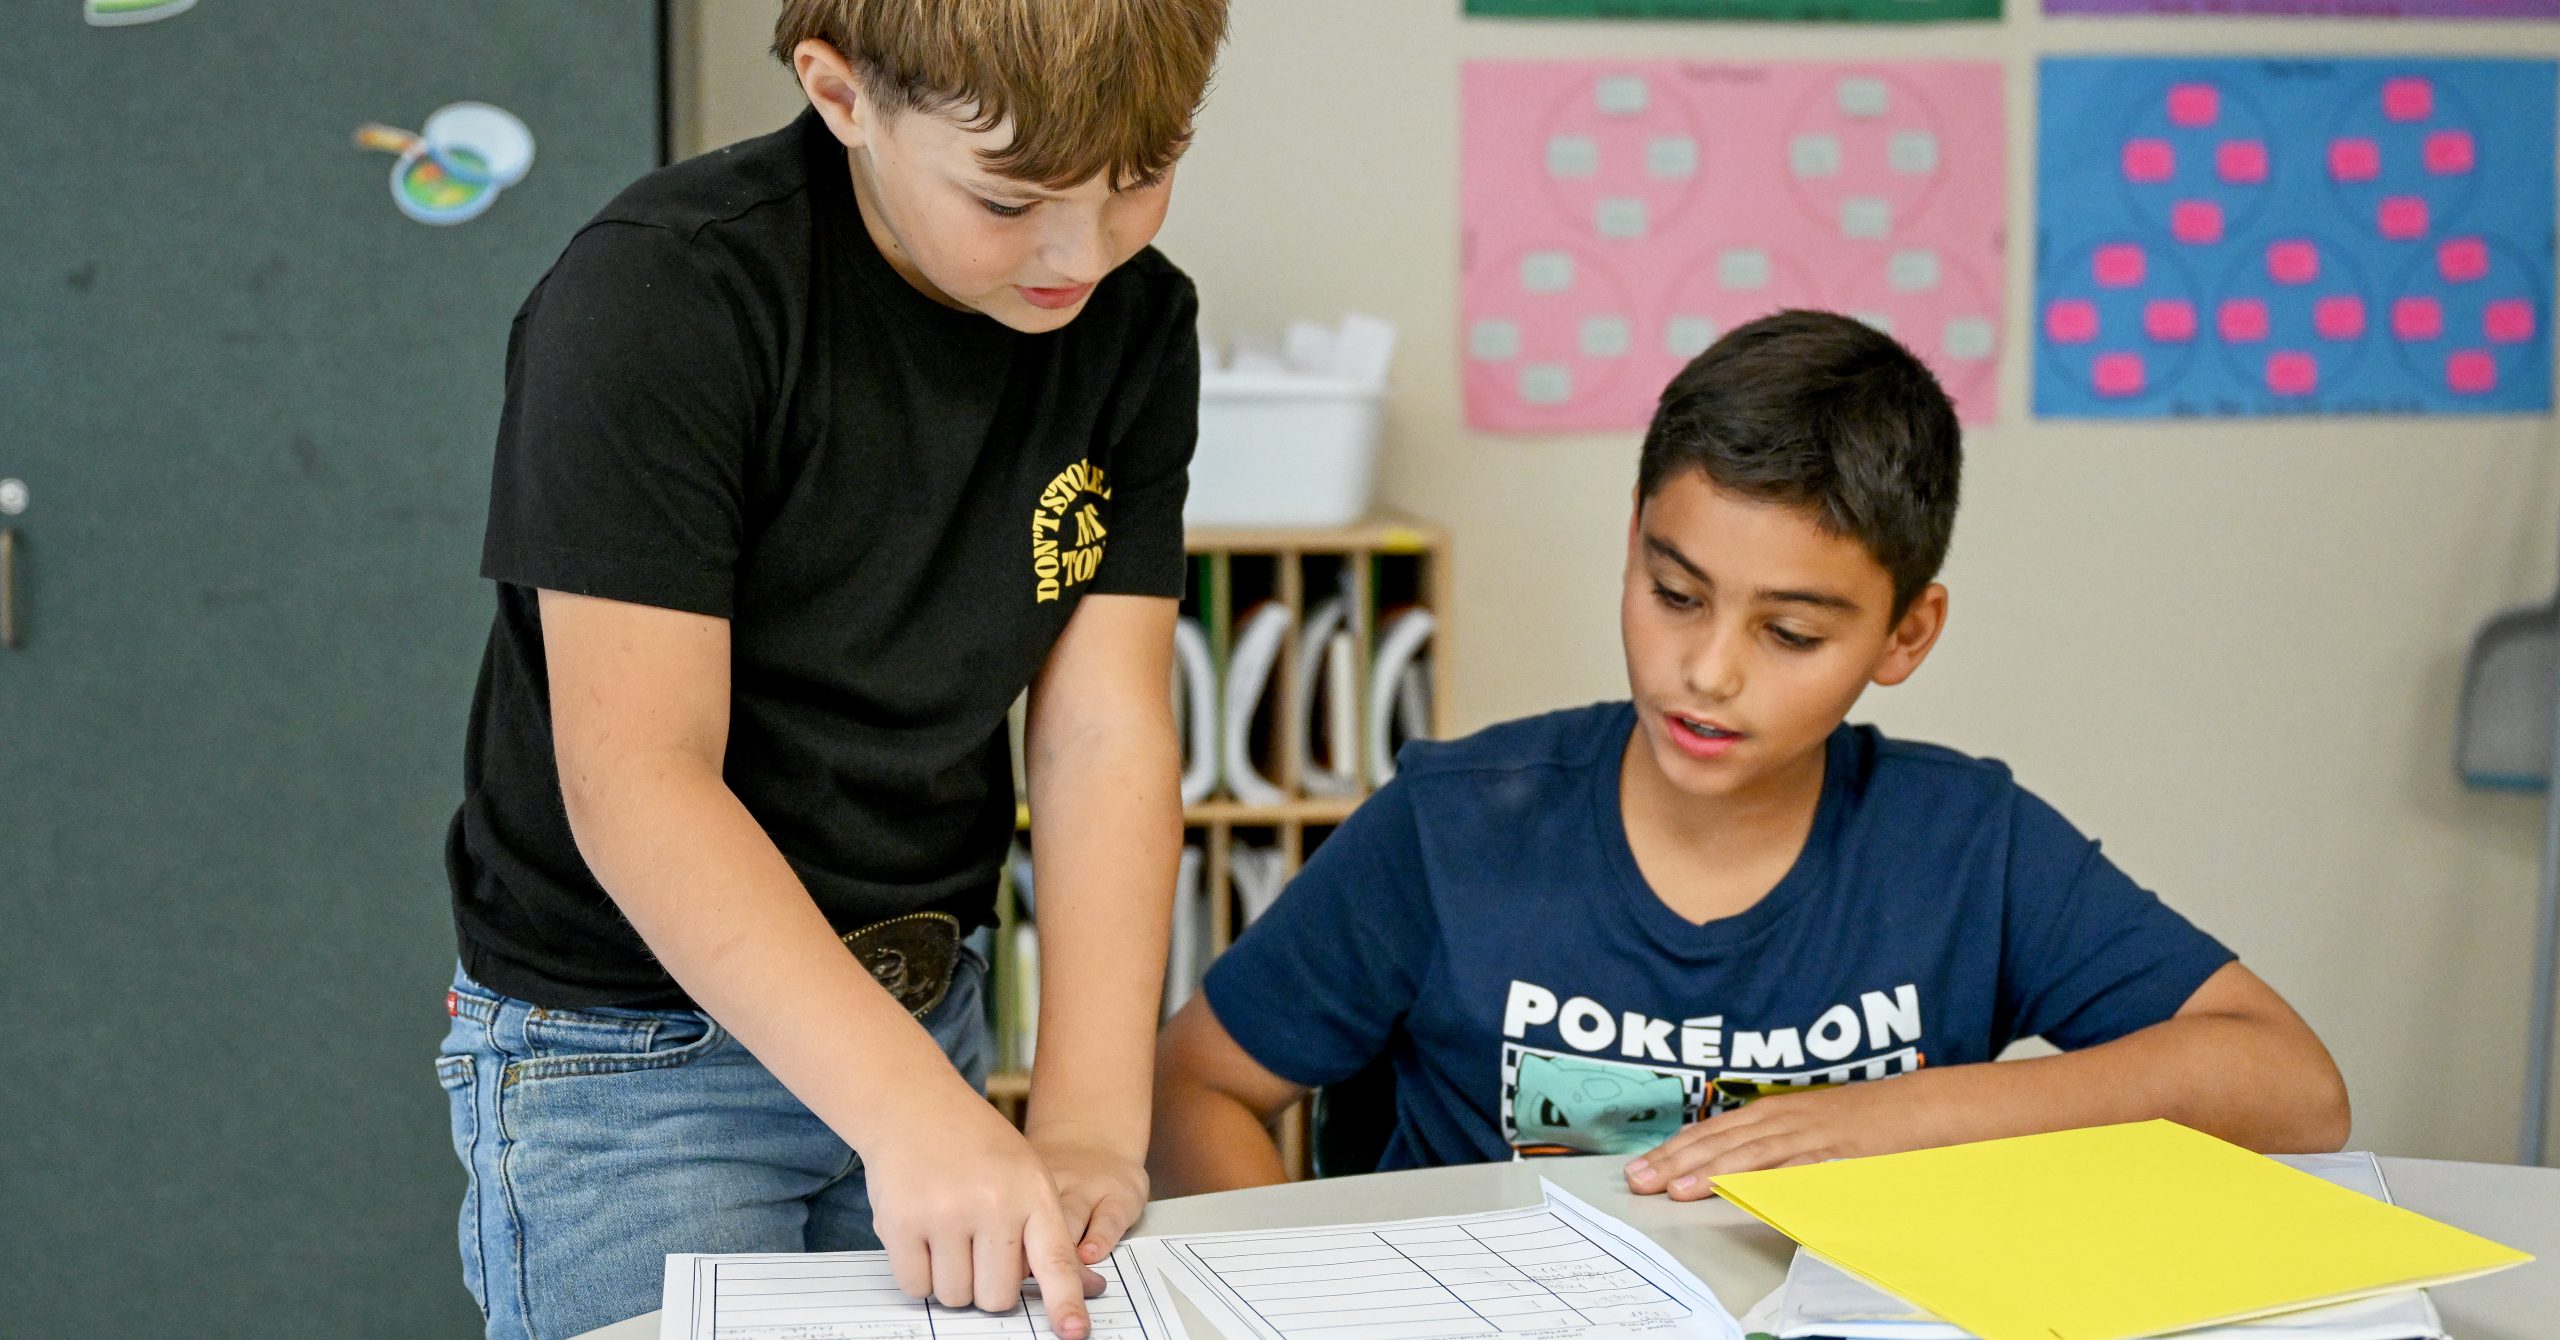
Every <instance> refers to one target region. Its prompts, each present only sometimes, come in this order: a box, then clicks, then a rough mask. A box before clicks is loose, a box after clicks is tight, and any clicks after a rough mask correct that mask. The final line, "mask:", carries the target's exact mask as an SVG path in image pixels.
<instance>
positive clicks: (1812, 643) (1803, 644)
mask: <svg viewBox="0 0 2560 1340" xmlns="http://www.w3.org/2000/svg"><path fill="white" fill-rule="evenodd" d="M1769 636H1771V637H1774V638H1776V639H1778V645H1779V646H1781V647H1785V648H1786V649H1787V650H1789V651H1811V650H1813V649H1814V648H1816V647H1819V646H1821V645H1822V639H1821V638H1818V637H1807V636H1805V635H1804V634H1802V633H1798V632H1792V631H1790V630H1788V629H1784V628H1780V627H1779V626H1777V625H1776V624H1771V625H1769Z"/></svg>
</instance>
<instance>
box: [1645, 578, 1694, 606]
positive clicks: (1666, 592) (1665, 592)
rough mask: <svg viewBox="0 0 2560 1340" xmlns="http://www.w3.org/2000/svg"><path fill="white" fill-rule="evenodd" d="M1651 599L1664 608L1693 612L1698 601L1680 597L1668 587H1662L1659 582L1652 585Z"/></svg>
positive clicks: (1683, 596) (1692, 597)
mask: <svg viewBox="0 0 2560 1340" xmlns="http://www.w3.org/2000/svg"><path fill="white" fill-rule="evenodd" d="M1653 598H1654V599H1656V600H1659V601H1661V602H1662V603H1663V604H1664V605H1665V606H1666V607H1668V608H1671V609H1675V610H1693V609H1696V608H1697V607H1698V601H1697V598H1696V597H1695V596H1685V595H1682V594H1680V593H1679V592H1677V591H1674V590H1672V589H1671V588H1670V587H1668V586H1664V585H1663V584H1662V583H1660V582H1655V583H1654V584H1653Z"/></svg>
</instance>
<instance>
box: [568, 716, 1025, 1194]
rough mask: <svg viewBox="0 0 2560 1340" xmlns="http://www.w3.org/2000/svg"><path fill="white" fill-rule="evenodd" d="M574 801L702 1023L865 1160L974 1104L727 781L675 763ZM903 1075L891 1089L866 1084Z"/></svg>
mask: <svg viewBox="0 0 2560 1340" xmlns="http://www.w3.org/2000/svg"><path fill="white" fill-rule="evenodd" d="M613 775H614V781H613V782H612V784H611V785H610V787H609V788H597V787H592V786H581V785H579V784H577V783H576V782H575V781H574V780H573V781H572V782H571V784H570V785H569V786H567V787H566V788H565V790H566V792H567V798H568V803H569V812H570V819H571V826H572V829H573V831H574V832H575V833H576V836H577V840H578V848H579V851H580V853H581V854H582V855H584V856H585V858H586V861H587V864H588V867H589V868H590V869H591V870H593V871H594V872H595V874H596V877H597V879H598V880H599V881H601V882H602V883H603V884H604V886H605V889H606V891H607V892H608V893H610V894H611V895H612V897H613V900H614V902H615V904H616V905H617V906H618V907H620V908H621V909H622V912H623V914H624V915H625V916H627V917H629V918H630V919H631V923H632V925H633V926H634V927H635V928H636V929H638V930H639V932H640V938H641V939H642V940H643V941H645V942H646V943H647V944H648V946H649V949H650V951H651V952H652V953H654V954H656V955H657V956H658V959H659V961H660V962H661V963H663V964H664V965H665V966H666V969H667V971H668V973H669V974H670V975H671V976H673V977H674V978H675V979H676V981H677V983H678V984H679V985H681V986H683V987H684V989H685V990H686V992H687V993H688V994H690V995H691V996H692V997H693V998H694V1000H695V1002H696V1003H698V1004H699V1005H701V1007H702V1008H703V1010H704V1012H706V1013H708V1014H709V1015H710V1016H711V1017H712V1018H714V1019H716V1020H718V1021H719V1022H720V1025H721V1026H722V1027H723V1028H726V1029H728V1030H729V1031H730V1032H731V1033H732V1034H734V1035H736V1037H737V1038H738V1040H739V1041H740V1042H741V1043H743V1044H744V1045H745V1046H746V1048H747V1050H749V1051H750V1052H753V1053H754V1054H755V1056H756V1059H757V1060H759V1061H761V1062H762V1063H763V1064H764V1065H765V1067H766V1068H767V1069H769V1070H771V1071H772V1072H773V1073H774V1075H775V1077H776V1078H778V1079H780V1080H781V1081H782V1083H783V1084H784V1086H785V1087H787V1088H789V1089H790V1090H791V1091H792V1093H793V1094H795V1095H797V1096H798V1097H799V1098H800V1100H801V1101H802V1102H804V1103H806V1104H807V1105H808V1106H809V1109H810V1110H811V1111H812V1112H815V1113H816V1114H817V1115H818V1116H819V1117H820V1118H821V1119H822V1120H824V1121H825V1122H826V1123H827V1124H828V1125H829V1126H830V1127H831V1128H833V1129H834V1130H835V1131H836V1132H837V1133H838V1134H839V1135H842V1136H843V1137H844V1138H845V1140H846V1142H847V1143H849V1144H851V1145H853V1146H854V1147H855V1148H856V1149H865V1150H866V1152H869V1151H868V1147H870V1146H873V1145H874V1144H875V1143H876V1142H877V1141H878V1140H880V1139H881V1138H883V1137H884V1136H885V1135H888V1134H891V1133H912V1132H917V1131H930V1130H933V1129H936V1128H937V1125H938V1124H939V1123H938V1122H937V1121H936V1120H935V1119H934V1118H933V1116H932V1113H934V1112H935V1111H936V1110H938V1109H939V1108H940V1107H942V1106H943V1105H947V1104H950V1103H955V1102H960V1101H963V1100H966V1101H969V1102H976V1101H977V1097H976V1095H975V1094H974V1093H973V1092H972V1091H971V1090H970V1088H969V1086H968V1084H967V1082H966V1081H965V1080H963V1079H962V1078H961V1077H960V1075H959V1072H958V1071H956V1070H954V1069H953V1068H952V1067H951V1065H950V1064H949V1062H948V1060H947V1058H945V1057H944V1056H943V1054H942V1050H941V1048H940V1047H939V1046H938V1045H936V1044H935V1043H934V1041H933V1039H932V1037H931V1036H929V1035H928V1034H927V1033H926V1032H925V1031H924V1029H923V1028H921V1027H920V1026H918V1025H917V1024H916V1022H915V1020H914V1018H913V1017H912V1016H911V1015H909V1014H908V1013H907V1011H906V1009H905V1008H904V1007H902V1006H900V1005H899V1004H898V1003H897V1001H896V999H895V998H894V997H892V996H890V995H889V993H888V992H887V991H885V990H883V989H881V987H880V985H879V984H878V983H877V982H875V981H873V980H872V978H871V975H870V974H869V973H867V972H865V971H864V970H863V969H862V967H861V965H860V964H859V963H858V962H857V961H856V960H855V959H854V957H853V955H852V954H851V953H849V952H847V951H846V949H845V947H844V945H843V943H842V941H841V940H839V939H838V938H837V936H836V934H835V932H834V930H833V929H832V928H831V927H829V926H828V924H827V921H826V918H825V917H824V916H823V915H821V914H820V913H819V911H818V908H817V905H816V904H815V903H814V902H812V901H811V900H810V897H809V894H808V891H807V890H806V889H805V888H804V887H803V886H802V885H801V883H800V880H799V877H798V876H797V875H795V874H794V873H793V872H792V870H791V867H790V865H789V864H788V863H787V862H785V861H784V860H783V858H782V853H781V852H780V850H778V849H777V848H776V847H775V846H774V845H773V840H772V838H770V837H769V836H767V835H766V833H765V831H764V829H763V828H762V827H761V826H760V825H758V824H757V823H756V821H755V819H754V817H753V816H752V815H751V814H749V813H748V812H747V809H746V807H745V805H743V804H742V803H740V802H739V800H738V798H737V796H736V795H735V794H733V793H732V792H731V791H730V790H729V788H728V786H727V784H726V783H724V782H723V781H722V780H721V779H720V777H719V775H718V773H717V772H716V771H713V770H712V769H711V768H710V767H709V766H708V765H706V764H705V763H703V762H702V761H701V760H700V759H699V758H697V757H693V756H690V755H685V754H681V753H674V752H670V753H669V754H666V755H664V756H659V757H654V758H639V757H626V758H622V759H618V760H616V765H615V767H614V769H613ZM883 1074H893V1075H898V1076H901V1077H902V1082H901V1083H899V1084H894V1085H882V1084H879V1083H876V1082H867V1081H866V1079H865V1077H866V1076H870V1077H876V1076H879V1075H883Z"/></svg>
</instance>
